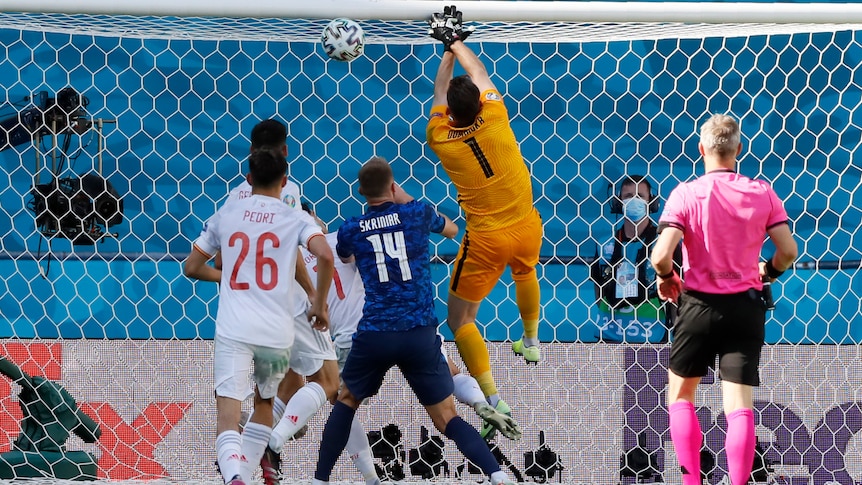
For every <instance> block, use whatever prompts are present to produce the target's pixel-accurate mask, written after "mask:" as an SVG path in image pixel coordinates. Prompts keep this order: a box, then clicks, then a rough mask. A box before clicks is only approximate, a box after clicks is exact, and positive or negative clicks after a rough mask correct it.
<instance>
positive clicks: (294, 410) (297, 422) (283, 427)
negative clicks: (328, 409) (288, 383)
mask: <svg viewBox="0 0 862 485" xmlns="http://www.w3.org/2000/svg"><path fill="white" fill-rule="evenodd" d="M325 402H326V393H325V392H323V388H322V387H320V384H318V383H316V382H309V383H308V384H306V385H304V386H302V387H301V388H300V389H299V390H298V391H296V394H294V395H293V397H292V398H290V401H288V402H287V406H285V408H284V415H283V416H282V417H281V419H280V420H279V421H278V424H277V425H276V426H275V428H273V430H272V436H270V438H269V447H270V448H272V449H273V451H275V452H276V453H281V448H282V447H283V446H284V442H285V441H287V440H289V439H290V438H291V437H293V435H294V434H296V432H297V431H299V428H301V427H303V426H305V423H307V422H308V420H309V419H311V417H312V416H314V413H316V412H317V410H318V409H320V408H321V407H322V406H323V403H325Z"/></svg>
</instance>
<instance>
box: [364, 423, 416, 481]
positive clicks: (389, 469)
mask: <svg viewBox="0 0 862 485" xmlns="http://www.w3.org/2000/svg"><path fill="white" fill-rule="evenodd" d="M367 435H368V443H369V444H370V445H371V454H372V456H374V458H377V459H378V460H380V462H381V463H375V464H374V469H375V470H376V471H377V476H379V477H380V479H381V480H389V481H394V480H404V476H405V475H404V461H405V459H406V457H405V453H404V443H402V441H401V438H402V434H401V429H400V428H399V427H398V425H397V424H393V423H389V424H387V425H386V426H384V427H383V428H381V429H380V431H369V432H368V433H367Z"/></svg>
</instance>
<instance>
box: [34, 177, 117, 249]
mask: <svg viewBox="0 0 862 485" xmlns="http://www.w3.org/2000/svg"><path fill="white" fill-rule="evenodd" d="M30 195H32V197H33V198H32V199H31V200H30V202H29V203H28V204H27V208H28V209H30V210H31V211H33V214H34V215H35V216H36V226H37V228H38V230H39V232H41V233H42V235H43V236H45V237H46V238H48V239H51V238H55V237H60V238H63V239H68V240H69V241H71V243H72V244H74V245H92V244H94V243H95V242H96V241H99V240H101V239H102V238H103V237H106V236H111V237H116V235H115V234H109V233H107V232H106V230H107V228H110V227H112V226H115V225H117V224H119V223H121V222H123V199H121V198H120V194H119V193H117V190H116V189H114V186H113V185H111V183H110V182H108V181H107V180H105V179H104V178H102V177H101V176H99V175H97V174H94V173H90V174H86V175H84V176H83V177H80V178H71V177H70V178H61V179H57V178H54V179H53V180H52V181H51V182H49V183H47V184H38V185H35V186H33V189H32V190H31V191H30Z"/></svg>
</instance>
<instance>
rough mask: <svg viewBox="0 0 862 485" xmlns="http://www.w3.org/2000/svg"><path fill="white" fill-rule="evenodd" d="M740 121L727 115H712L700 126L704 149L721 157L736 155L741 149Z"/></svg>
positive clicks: (701, 141)
mask: <svg viewBox="0 0 862 485" xmlns="http://www.w3.org/2000/svg"><path fill="white" fill-rule="evenodd" d="M739 140H740V133H739V123H737V122H736V120H735V119H733V118H731V117H730V116H727V115H720V114H716V115H712V116H711V117H710V118H709V119H708V120H706V123H704V124H703V125H702V126H701V127H700V144H701V145H703V149H704V151H709V152H712V153H714V154H716V155H718V156H719V157H722V158H727V157H735V156H736V153H737V150H739Z"/></svg>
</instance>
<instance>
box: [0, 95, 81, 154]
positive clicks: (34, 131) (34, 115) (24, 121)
mask: <svg viewBox="0 0 862 485" xmlns="http://www.w3.org/2000/svg"><path fill="white" fill-rule="evenodd" d="M26 99H29V100H30V101H32V103H31V106H30V107H28V108H26V109H24V110H22V111H20V112H18V113H16V114H14V115H12V116H10V117H8V118H6V119H3V120H0V151H2V150H6V149H8V148H12V147H16V146H18V145H24V144H26V143H31V142H33V141H34V140H35V139H37V138H39V137H41V136H46V135H60V134H63V133H69V132H70V131H71V132H72V133H77V134H79V135H81V134H84V133H85V132H86V131H87V130H89V129H90V127H91V126H92V122H90V121H89V120H88V119H87V105H89V104H90V100H89V99H88V98H87V97H86V96H82V95H81V94H79V93H78V92H77V91H75V90H74V89H73V88H63V89H61V90H60V91H58V92H57V94H56V95H55V96H54V97H53V98H51V97H49V96H48V91H40V92H38V93H37V94H36V95H35V96H31V97H29V98H26Z"/></svg>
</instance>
